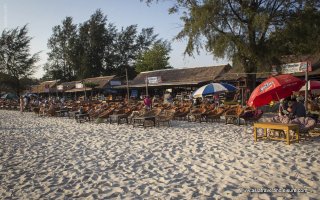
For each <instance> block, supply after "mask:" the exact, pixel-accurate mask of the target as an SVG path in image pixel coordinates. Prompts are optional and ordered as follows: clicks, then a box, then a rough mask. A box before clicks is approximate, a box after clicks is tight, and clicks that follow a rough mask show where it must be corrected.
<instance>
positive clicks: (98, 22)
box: [45, 10, 160, 81]
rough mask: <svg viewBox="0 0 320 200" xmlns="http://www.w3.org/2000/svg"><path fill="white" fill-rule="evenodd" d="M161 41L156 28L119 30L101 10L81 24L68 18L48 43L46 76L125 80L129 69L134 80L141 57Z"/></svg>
mask: <svg viewBox="0 0 320 200" xmlns="http://www.w3.org/2000/svg"><path fill="white" fill-rule="evenodd" d="M157 38H158V35H157V34H155V33H154V30H153V28H142V29H141V31H140V32H139V30H138V26H137V25H130V26H128V27H123V28H121V29H120V30H118V29H117V28H116V26H115V25H114V24H113V23H111V22H109V21H108V19H107V16H106V15H104V14H103V13H102V11H101V10H97V11H96V12H95V13H94V14H92V15H91V17H90V19H89V20H87V21H85V22H83V23H81V24H79V25H74V24H73V22H72V18H71V17H67V18H65V19H64V20H63V21H62V25H57V26H55V27H54V28H53V35H52V36H51V38H50V39H49V41H48V47H49V49H50V52H49V54H48V55H49V60H48V62H47V64H46V67H45V69H46V75H45V76H46V77H47V78H53V79H61V80H67V81H70V80H75V79H83V78H88V77H95V76H101V75H103V76H106V75H118V76H120V77H123V76H124V75H125V71H126V69H127V70H128V74H129V77H130V78H132V77H134V76H135V75H136V72H135V64H136V62H137V59H138V57H139V56H140V55H141V54H142V53H144V52H145V51H147V50H149V49H150V47H151V46H152V45H153V44H155V43H157V42H159V41H160V40H159V39H157Z"/></svg>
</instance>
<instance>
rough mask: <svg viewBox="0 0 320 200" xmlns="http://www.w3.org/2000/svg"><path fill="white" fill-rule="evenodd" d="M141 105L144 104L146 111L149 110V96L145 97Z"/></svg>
mask: <svg viewBox="0 0 320 200" xmlns="http://www.w3.org/2000/svg"><path fill="white" fill-rule="evenodd" d="M143 103H144V105H145V107H146V109H147V110H150V109H151V99H150V98H149V96H146V97H145V98H144V100H143Z"/></svg>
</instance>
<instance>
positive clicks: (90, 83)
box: [84, 82, 99, 88]
mask: <svg viewBox="0 0 320 200" xmlns="http://www.w3.org/2000/svg"><path fill="white" fill-rule="evenodd" d="M84 86H85V87H89V88H95V87H97V86H99V84H97V83H93V82H85V83H84Z"/></svg>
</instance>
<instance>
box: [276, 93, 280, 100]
mask: <svg viewBox="0 0 320 200" xmlns="http://www.w3.org/2000/svg"><path fill="white" fill-rule="evenodd" d="M276 95H277V98H278V101H280V98H279V95H278V92H276Z"/></svg>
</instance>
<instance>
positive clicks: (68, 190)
mask: <svg viewBox="0 0 320 200" xmlns="http://www.w3.org/2000/svg"><path fill="white" fill-rule="evenodd" d="M319 179H320V140H319V139H313V140H309V141H304V142H301V143H299V144H292V145H290V146H289V145H286V144H285V143H284V142H279V141H259V142H258V143H254V141H253V135H252V128H251V127H250V126H247V127H246V126H235V125H225V124H223V123H220V124H219V123H208V124H206V123H201V124H200V123H194V122H192V123H188V122H174V123H173V127H171V128H167V127H160V128H147V129H143V128H133V127H132V126H131V125H130V126H129V125H116V124H105V123H103V124H95V123H82V124H79V123H76V122H75V120H73V119H67V118H49V117H42V118H41V117H37V116H35V115H34V114H33V113H24V114H23V115H21V114H20V113H19V112H17V111H4V110H0V182H1V184H0V199H319V197H320V180H319ZM283 188H285V189H288V188H294V189H297V190H298V189H299V190H303V191H304V190H306V192H293V191H291V192H283V191H281V192H279V191H275V189H283ZM258 189H265V190H266V191H264V192H262V191H259V190H258ZM268 189H270V190H269V191H268ZM248 190H250V192H249V191H248ZM253 190H255V192H253ZM271 190H272V191H271Z"/></svg>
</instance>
